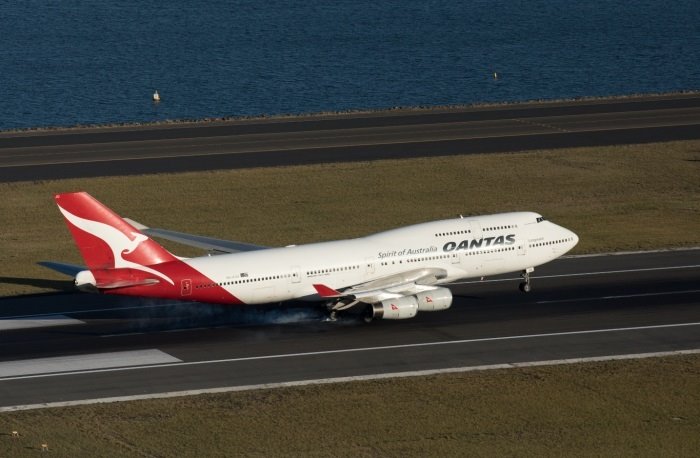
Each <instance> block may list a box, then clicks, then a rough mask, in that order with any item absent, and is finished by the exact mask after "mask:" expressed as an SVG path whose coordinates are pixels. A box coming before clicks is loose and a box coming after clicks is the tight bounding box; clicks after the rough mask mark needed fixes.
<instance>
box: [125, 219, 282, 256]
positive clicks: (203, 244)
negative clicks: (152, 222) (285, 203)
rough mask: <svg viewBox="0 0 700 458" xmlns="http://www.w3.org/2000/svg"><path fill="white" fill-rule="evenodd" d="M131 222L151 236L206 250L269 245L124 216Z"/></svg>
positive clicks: (247, 248)
mask: <svg viewBox="0 0 700 458" xmlns="http://www.w3.org/2000/svg"><path fill="white" fill-rule="evenodd" d="M124 219H125V220H126V221H127V222H129V224H131V225H132V226H134V227H135V228H137V229H138V230H140V231H141V232H142V233H144V234H146V235H148V236H149V237H159V238H162V239H165V240H170V241H171V242H176V243H181V244H183V245H188V246H193V247H195V248H202V249H204V250H211V251H219V252H222V253H239V252H241V251H256V250H265V249H267V248H268V247H265V246H260V245H253V244H251V243H243V242H236V241H232V240H221V239H215V238H212V237H204V236H202V235H193V234H186V233H184V232H176V231H169V230H167V229H154V228H150V227H148V226H144V225H143V224H141V223H139V222H136V221H134V220H132V219H129V218H124Z"/></svg>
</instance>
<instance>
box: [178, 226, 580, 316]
mask: <svg viewBox="0 0 700 458" xmlns="http://www.w3.org/2000/svg"><path fill="white" fill-rule="evenodd" d="M577 242H578V237H577V236H576V234H574V233H573V232H572V231H570V230H568V229H566V228H563V227H561V226H558V225H556V224H554V223H551V222H548V221H546V220H544V219H543V218H542V217H541V216H540V215H539V214H537V213H532V212H514V213H501V214H495V215H485V216H476V217H464V218H455V219H449V220H442V221H435V222H429V223H422V224H416V225H412V226H407V227H402V228H398V229H393V230H389V231H385V232H380V233H377V234H373V235H369V236H366V237H361V238H357V239H351V240H339V241H333V242H322V243H313V244H308V245H300V246H290V247H285V248H273V249H267V250H259V251H249V252H241V253H234V254H224V255H218V256H206V257H199V258H192V259H187V260H186V261H185V262H186V263H187V264H189V265H190V266H192V267H193V268H195V269H196V270H198V271H200V272H202V274H204V275H206V276H207V277H208V278H210V279H211V280H212V281H214V282H215V283H216V284H217V285H218V286H221V287H223V288H225V289H226V290H227V291H228V292H230V293H231V294H232V295H234V296H235V297H237V298H239V299H240V300H241V301H243V302H244V303H247V304H259V303H269V302H277V301H284V300H290V299H298V298H302V299H309V300H318V299H320V297H319V296H318V294H317V291H316V289H315V288H314V286H313V285H314V284H323V285H325V286H328V287H330V288H334V289H342V288H344V287H348V286H352V285H357V284H361V283H365V282H368V281H372V280H376V279H381V278H384V277H388V276H391V275H394V274H399V273H401V272H406V271H408V270H413V269H419V268H440V269H444V270H445V271H446V272H447V277H446V278H444V279H441V280H440V281H439V283H440V284H442V283H447V282H451V281H455V280H459V279H464V278H473V277H483V276H487V275H497V274H503V273H508V272H518V271H523V270H525V269H529V268H532V267H535V266H538V265H541V264H544V263H546V262H549V261H551V260H553V259H556V258H558V257H559V256H561V255H562V254H564V253H566V252H567V251H569V250H570V249H571V248H573V247H574V246H575V245H576V243H577Z"/></svg>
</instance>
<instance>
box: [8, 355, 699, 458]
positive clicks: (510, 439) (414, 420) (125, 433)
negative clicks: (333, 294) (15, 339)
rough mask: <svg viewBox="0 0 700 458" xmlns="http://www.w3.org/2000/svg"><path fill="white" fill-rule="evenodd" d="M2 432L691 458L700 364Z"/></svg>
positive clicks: (363, 392)
mask: <svg viewBox="0 0 700 458" xmlns="http://www.w3.org/2000/svg"><path fill="white" fill-rule="evenodd" d="M12 430H18V431H19V432H20V433H21V434H22V437H21V438H20V439H12V438H11V437H10V436H9V432H10V431H12ZM0 431H3V432H6V433H7V434H5V435H0V450H5V453H4V454H3V456H13V457H22V456H34V455H35V454H36V453H38V451H39V444H41V443H42V441H46V442H47V443H48V444H49V447H50V448H51V453H52V455H55V456H70V457H74V456H181V457H187V456H192V457H200V456H241V455H242V456H397V457H398V456H401V457H405V456H504V455H507V456H513V455H517V456H697V451H698V450H700V434H698V431H700V356H697V355H694V356H683V357H672V358H665V359H648V360H637V361H617V362H609V363H588V364H579V365H570V366H551V367H540V368H528V369H508V370H497V371H486V372H478V373H464V374H453V375H442V376H431V377H419V378H410V379H400V380H383V381H371V382H357V383H349V384H337V385H325V386H308V387H301V388H287V389H277V390H260V391H252V392H239V393H228V394H220V395H200V396H195V397H187V398H175V399H169V400H150V401H137V402H128V403H118V404H106V405H92V406H80V407H70V408H61V409H44V410H35V411H25V412H15V413H6V414H0Z"/></svg>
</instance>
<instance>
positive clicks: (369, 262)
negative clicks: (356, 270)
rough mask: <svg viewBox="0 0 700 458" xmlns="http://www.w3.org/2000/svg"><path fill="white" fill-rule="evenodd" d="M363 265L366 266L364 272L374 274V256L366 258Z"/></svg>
mask: <svg viewBox="0 0 700 458" xmlns="http://www.w3.org/2000/svg"><path fill="white" fill-rule="evenodd" d="M365 266H366V268H367V270H366V272H367V274H369V275H373V274H374V258H366V259H365Z"/></svg>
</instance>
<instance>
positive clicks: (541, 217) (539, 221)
mask: <svg viewBox="0 0 700 458" xmlns="http://www.w3.org/2000/svg"><path fill="white" fill-rule="evenodd" d="M542 221H547V218H545V217H544V216H540V217H539V218H537V222H538V223H541V222H542Z"/></svg>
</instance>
